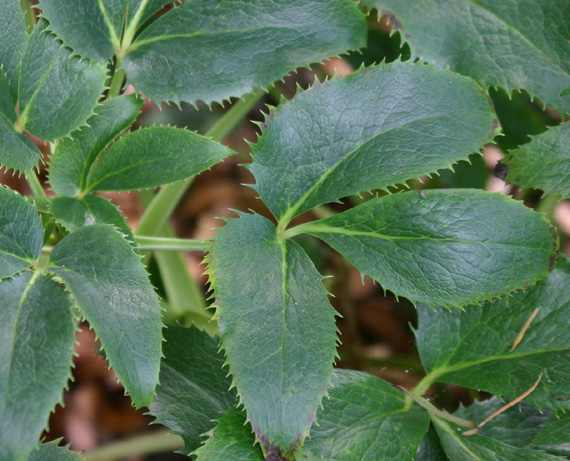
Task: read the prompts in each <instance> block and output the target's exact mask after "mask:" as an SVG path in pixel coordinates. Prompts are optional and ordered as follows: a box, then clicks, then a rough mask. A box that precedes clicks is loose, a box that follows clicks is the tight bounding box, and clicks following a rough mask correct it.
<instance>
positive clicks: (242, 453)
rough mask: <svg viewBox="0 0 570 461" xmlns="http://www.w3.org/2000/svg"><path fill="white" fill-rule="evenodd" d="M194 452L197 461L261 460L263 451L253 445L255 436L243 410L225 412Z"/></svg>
mask: <svg viewBox="0 0 570 461" xmlns="http://www.w3.org/2000/svg"><path fill="white" fill-rule="evenodd" d="M195 454H196V455H197V458H196V460H197V461H226V460H228V459H232V460H236V461H238V460H239V461H262V460H263V459H264V457H263V453H262V452H261V448H260V447H259V445H255V436H254V434H253V432H252V430H251V426H250V425H249V424H248V423H247V421H246V416H245V414H244V412H243V411H240V410H237V409H232V410H229V411H228V412H226V414H225V415H224V416H222V417H221V418H220V419H219V420H218V421H217V424H216V427H215V428H214V429H212V430H211V431H209V432H208V440H206V442H205V443H204V445H202V446H201V447H200V448H199V449H198V450H196V452H195Z"/></svg>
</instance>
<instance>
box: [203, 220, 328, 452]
mask: <svg viewBox="0 0 570 461" xmlns="http://www.w3.org/2000/svg"><path fill="white" fill-rule="evenodd" d="M209 259H210V262H209V268H208V272H209V274H210V280H211V282H212V285H213V288H214V293H215V298H216V305H217V306H218V307H217V311H216V317H217V318H218V328H219V330H220V333H221V338H222V346H223V347H224V349H225V351H226V355H227V357H228V363H229V366H230V371H231V373H232V375H233V383H234V384H235V386H236V387H237V390H238V394H239V396H240V399H241V402H243V403H244V404H245V407H246V409H247V415H248V420H249V421H250V422H251V425H252V427H253V429H254V431H255V432H256V434H257V438H258V440H259V441H260V443H261V445H262V447H263V449H264V452H265V454H266V455H269V454H280V455H281V456H283V457H286V458H290V457H291V456H292V455H293V452H294V451H295V450H296V448H297V447H298V446H299V445H300V444H302V442H303V440H304V439H305V437H306V436H307V434H308V432H309V428H310V427H311V424H312V423H313V421H314V419H315V413H316V410H317V406H318V405H319V404H320V403H321V399H322V397H323V395H324V394H325V392H326V389H327V387H328V384H329V382H330V379H331V375H332V372H333V369H332V361H333V358H334V354H335V343H336V327H335V322H334V315H335V314H334V309H333V308H332V306H331V305H330V304H329V301H328V299H327V294H326V292H325V290H324V288H323V286H322V282H321V276H320V275H319V273H318V272H317V271H316V269H315V268H314V266H313V264H312V262H311V260H310V259H309V257H308V256H307V255H306V254H305V253H304V251H303V250H302V249H301V248H300V247H299V246H298V245H297V244H296V243H295V242H292V241H283V240H281V239H278V238H277V235H276V229H275V226H274V225H273V224H272V223H271V222H270V221H269V220H267V219H265V218H263V217H262V216H259V215H249V214H240V217H239V218H238V219H233V220H230V221H229V222H228V223H227V225H226V226H225V227H223V228H222V229H221V231H220V233H219V234H218V235H217V236H216V237H215V240H214V243H213V245H212V250H211V253H210V255H209Z"/></svg>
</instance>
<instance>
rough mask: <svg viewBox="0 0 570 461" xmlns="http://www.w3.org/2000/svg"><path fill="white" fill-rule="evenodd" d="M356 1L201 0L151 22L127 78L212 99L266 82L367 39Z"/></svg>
mask: <svg viewBox="0 0 570 461" xmlns="http://www.w3.org/2000/svg"><path fill="white" fill-rule="evenodd" d="M365 34H366V23H365V20H364V16H363V15H362V13H361V12H360V11H359V10H358V7H357V5H356V3H354V2H353V1H351V0H336V1H334V2H330V1H328V0H298V1H295V2H290V1H289V0H274V1H272V2H266V1H264V0H251V1H248V2H240V3H236V2H233V1H230V0H222V1H217V2H216V4H215V7H213V5H212V3H211V1H210V0H194V1H192V2H189V3H186V4H184V5H181V6H179V7H178V8H173V9H172V10H171V11H169V12H168V13H167V14H165V15H164V16H162V17H160V18H158V19H157V20H156V21H155V22H154V23H152V24H151V25H150V26H149V27H147V28H146V29H145V30H144V31H143V32H142V33H141V34H140V35H139V36H138V37H137V39H136V40H135V42H134V43H133V45H132V46H131V47H130V49H129V50H128V51H129V52H128V54H127V55H126V57H125V64H124V67H125V70H126V72H127V79H128V82H129V83H132V84H133V85H134V86H135V88H136V89H137V90H139V91H142V92H143V93H144V94H145V95H147V96H148V97H149V98H151V99H153V100H155V101H166V100H168V101H173V102H175V103H179V102H180V101H187V102H190V103H195V102H196V101H197V100H199V99H200V100H203V101H204V102H205V103H206V104H210V103H211V102H212V101H222V100H225V99H229V98H230V97H231V96H242V95H244V94H246V93H249V92H250V91H252V90H254V89H255V88H263V87H265V86H267V85H269V84H271V83H273V82H274V81H275V80H277V79H279V78H281V77H282V76H283V75H284V74H286V73H287V72H289V71H291V70H294V69H295V68H296V67H300V66H306V65H308V64H311V63H313V62H318V61H322V60H323V59H326V58H328V57H330V56H334V55H338V54H339V53H342V52H344V51H347V50H351V49H356V48H360V47H361V46H364V44H365Z"/></svg>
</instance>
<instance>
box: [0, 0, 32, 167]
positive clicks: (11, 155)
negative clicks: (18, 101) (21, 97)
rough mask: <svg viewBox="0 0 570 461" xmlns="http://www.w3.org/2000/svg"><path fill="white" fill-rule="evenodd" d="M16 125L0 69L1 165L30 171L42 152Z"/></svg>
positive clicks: (7, 85)
mask: <svg viewBox="0 0 570 461" xmlns="http://www.w3.org/2000/svg"><path fill="white" fill-rule="evenodd" d="M14 3H15V2H14ZM0 8H1V7H0ZM0 19H1V18H0ZM14 123H16V109H15V106H14V103H13V101H12V96H11V94H10V88H9V82H8V80H7V78H6V76H5V75H4V72H2V69H0V165H1V166H3V167H4V168H6V169H14V170H17V171H29V170H30V169H31V168H33V167H34V166H36V165H37V164H38V161H39V160H40V158H41V152H40V150H39V149H38V148H37V147H36V145H35V144H34V142H33V141H32V140H31V139H30V138H28V137H27V136H26V135H25V134H23V133H16V131H14Z"/></svg>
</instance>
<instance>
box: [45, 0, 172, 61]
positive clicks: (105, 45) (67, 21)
mask: <svg viewBox="0 0 570 461" xmlns="http://www.w3.org/2000/svg"><path fill="white" fill-rule="evenodd" d="M167 3H171V0H145V1H143V0H115V1H112V2H108V1H98V0H88V1H82V2H80V3H78V2H76V1H74V0H42V1H41V2H40V8H41V10H42V11H43V16H44V17H45V18H47V19H48V20H49V29H50V30H52V31H54V32H55V33H56V34H57V36H58V37H59V38H60V39H62V40H63V41H64V43H65V44H66V45H67V46H70V47H71V48H72V49H73V51H74V52H76V53H77V54H79V55H80V56H84V57H89V58H92V59H99V60H106V59H110V58H111V57H112V56H113V54H114V53H115V51H116V48H119V47H120V41H121V40H120V39H121V32H122V30H123V24H124V25H125V29H128V28H131V29H133V28H134V30H137V28H138V27H140V26H142V25H143V24H144V22H145V21H146V20H147V19H148V18H149V17H150V16H151V15H152V14H153V13H155V12H156V11H157V10H158V9H160V8H161V7H162V6H164V5H166V4H167Z"/></svg>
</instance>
